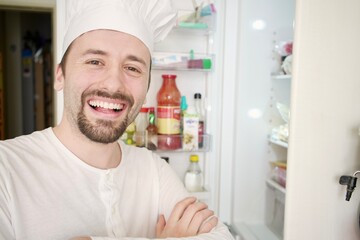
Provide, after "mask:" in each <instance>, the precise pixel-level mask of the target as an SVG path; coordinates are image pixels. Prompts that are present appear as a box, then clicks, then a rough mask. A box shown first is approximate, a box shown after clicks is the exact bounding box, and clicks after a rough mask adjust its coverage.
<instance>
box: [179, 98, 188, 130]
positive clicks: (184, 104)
mask: <svg viewBox="0 0 360 240" xmlns="http://www.w3.org/2000/svg"><path fill="white" fill-rule="evenodd" d="M187 108H188V105H187V102H186V96H181V102H180V134H181V135H183V130H184V114H185V112H186V109H187Z"/></svg>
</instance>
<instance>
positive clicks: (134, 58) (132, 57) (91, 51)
mask: <svg viewBox="0 0 360 240" xmlns="http://www.w3.org/2000/svg"><path fill="white" fill-rule="evenodd" d="M87 54H96V55H103V56H107V55H108V53H107V52H105V51H103V50H99V49H88V50H86V51H85V52H84V53H83V54H82V55H83V56H85V55H87ZM126 58H127V59H128V60H130V61H136V62H139V63H141V64H143V65H144V66H146V62H145V60H144V59H142V58H139V57H137V56H135V55H128V56H126Z"/></svg>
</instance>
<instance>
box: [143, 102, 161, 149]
mask: <svg viewBox="0 0 360 240" xmlns="http://www.w3.org/2000/svg"><path fill="white" fill-rule="evenodd" d="M148 118H149V121H148V126H147V128H146V132H145V139H146V140H145V147H146V148H147V149H149V150H156V149H157V145H158V137H157V134H158V128H157V126H156V124H155V108H153V107H150V108H149V113H148Z"/></svg>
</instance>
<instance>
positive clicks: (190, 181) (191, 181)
mask: <svg viewBox="0 0 360 240" xmlns="http://www.w3.org/2000/svg"><path fill="white" fill-rule="evenodd" d="M184 183H185V188H186V190H188V191H189V192H201V191H203V174H202V172H201V169H200V166H199V156H198V155H190V165H189V167H188V169H187V171H186V173H185V179H184Z"/></svg>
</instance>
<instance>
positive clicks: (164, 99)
mask: <svg viewBox="0 0 360 240" xmlns="http://www.w3.org/2000/svg"><path fill="white" fill-rule="evenodd" d="M162 78H163V83H162V86H161V87H160V90H159V92H158V94H157V124H158V149H162V150H175V149H178V148H181V136H180V114H181V111H180V102H181V94H180V91H179V89H178V88H177V86H176V81H175V80H176V75H169V74H164V75H162Z"/></svg>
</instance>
